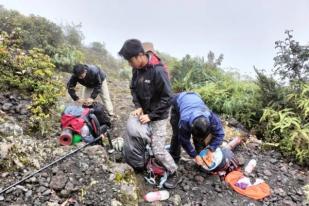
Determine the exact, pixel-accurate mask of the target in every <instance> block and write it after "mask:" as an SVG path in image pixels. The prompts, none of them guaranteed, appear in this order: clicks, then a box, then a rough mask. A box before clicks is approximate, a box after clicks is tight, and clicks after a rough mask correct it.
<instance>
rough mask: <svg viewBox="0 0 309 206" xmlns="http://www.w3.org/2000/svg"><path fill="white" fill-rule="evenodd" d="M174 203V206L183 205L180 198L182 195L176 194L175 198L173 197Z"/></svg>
mask: <svg viewBox="0 0 309 206" xmlns="http://www.w3.org/2000/svg"><path fill="white" fill-rule="evenodd" d="M171 200H172V202H173V204H174V205H176V206H177V205H180V204H181V197H180V195H178V194H175V195H174V196H173V197H172V199H171Z"/></svg>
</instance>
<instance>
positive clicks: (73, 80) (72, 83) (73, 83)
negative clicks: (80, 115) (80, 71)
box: [67, 75, 79, 101]
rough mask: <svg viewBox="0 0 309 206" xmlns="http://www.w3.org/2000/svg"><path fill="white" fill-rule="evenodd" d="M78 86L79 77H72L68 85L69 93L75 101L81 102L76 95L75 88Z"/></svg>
mask: <svg viewBox="0 0 309 206" xmlns="http://www.w3.org/2000/svg"><path fill="white" fill-rule="evenodd" d="M76 84H77V77H75V76H74V75H72V76H71V78H70V80H69V81H68V83H67V89H68V93H69V95H70V96H71V98H72V99H73V100H74V101H77V100H79V97H78V96H77V95H76V91H75V87H76Z"/></svg>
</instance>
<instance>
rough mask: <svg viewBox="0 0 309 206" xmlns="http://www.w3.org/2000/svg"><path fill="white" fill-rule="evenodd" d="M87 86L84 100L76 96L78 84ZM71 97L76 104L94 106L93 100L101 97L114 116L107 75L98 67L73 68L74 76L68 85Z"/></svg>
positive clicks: (78, 65)
mask: <svg viewBox="0 0 309 206" xmlns="http://www.w3.org/2000/svg"><path fill="white" fill-rule="evenodd" d="M77 82H78V83H80V84H81V85H83V86H85V87H84V89H83V95H82V96H83V98H80V97H78V96H77V95H76V91H75V87H76V84H77ZM67 88H68V92H69V94H70V96H71V97H72V99H73V100H74V101H76V102H79V103H81V104H92V102H93V100H94V99H96V98H97V96H99V97H100V99H101V102H102V103H103V104H104V105H105V107H106V109H107V111H108V113H109V115H111V116H113V115H114V112H113V104H112V101H111V99H110V96H109V91H108V87H107V81H106V74H105V73H104V72H103V71H102V70H101V69H100V68H99V67H97V66H94V65H84V64H77V65H75V66H74V67H73V75H72V76H71V78H70V80H69V81H68V83H67Z"/></svg>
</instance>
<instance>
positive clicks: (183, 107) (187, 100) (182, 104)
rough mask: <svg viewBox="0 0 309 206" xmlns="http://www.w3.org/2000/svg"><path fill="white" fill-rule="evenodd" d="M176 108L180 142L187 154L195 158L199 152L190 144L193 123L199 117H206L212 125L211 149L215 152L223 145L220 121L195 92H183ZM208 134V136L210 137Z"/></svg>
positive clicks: (209, 132)
mask: <svg viewBox="0 0 309 206" xmlns="http://www.w3.org/2000/svg"><path fill="white" fill-rule="evenodd" d="M175 98H176V99H175V100H174V104H175V105H174V106H175V108H176V110H177V112H178V113H179V115H180V117H179V123H178V127H179V132H178V134H179V136H178V138H179V140H180V141H181V144H182V146H183V148H184V149H185V150H186V152H187V153H188V154H189V155H190V156H191V157H195V156H196V155H197V151H196V150H195V148H194V147H193V146H192V144H191V142H190V138H191V134H192V124H193V121H194V120H195V119H196V118H198V117H201V116H203V117H205V118H206V121H207V123H208V124H209V125H210V126H209V129H208V134H212V135H213V138H212V140H211V142H210V144H209V146H208V147H209V148H210V149H211V150H212V151H215V150H216V149H217V147H218V146H219V145H221V143H222V141H223V138H224V130H223V127H222V124H221V121H220V119H219V118H218V116H217V115H216V114H214V113H213V112H212V111H211V110H210V109H209V108H208V107H207V106H206V105H205V103H204V102H203V100H202V99H201V97H200V96H199V95H198V94H196V93H194V92H182V93H180V94H179V95H177V96H176V97H175ZM208 134H207V135H206V136H208Z"/></svg>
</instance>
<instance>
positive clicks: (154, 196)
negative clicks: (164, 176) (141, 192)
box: [144, 190, 170, 202]
mask: <svg viewBox="0 0 309 206" xmlns="http://www.w3.org/2000/svg"><path fill="white" fill-rule="evenodd" d="M169 197H170V193H169V192H168V191H167V190H160V191H156V192H149V193H147V194H146V195H145V196H144V200H146V201H148V202H154V201H158V200H167V199H168V198H169Z"/></svg>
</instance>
